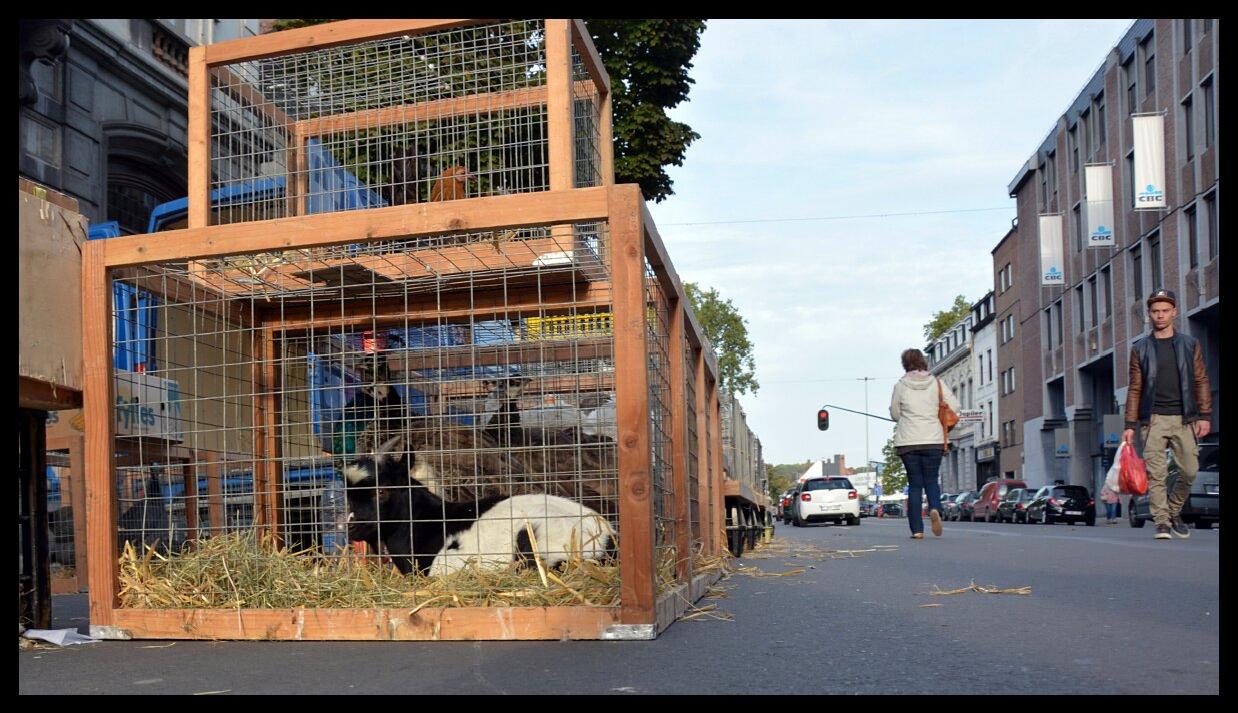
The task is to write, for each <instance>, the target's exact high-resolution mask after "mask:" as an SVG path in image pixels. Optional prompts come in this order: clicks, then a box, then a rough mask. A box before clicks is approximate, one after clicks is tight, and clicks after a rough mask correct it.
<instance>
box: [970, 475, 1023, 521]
mask: <svg viewBox="0 0 1238 713" xmlns="http://www.w3.org/2000/svg"><path fill="white" fill-rule="evenodd" d="M1026 487H1027V483H1024V482H1023V481H1022V480H1009V479H1007V480H990V481H989V482H987V483H985V484H984V485H983V486H982V487H981V488H980V494H979V495H977V496H976V500H975V502H974V503H973V504H972V507H971V512H970V513H969V514H968V518H967V519H968V520H971V521H972V522H975V521H976V520H980V519H983V520H984V521H985V522H993V521H994V520H996V519H997V504H998V503H999V502H1001V499H1002V498H1003V497H1005V495H1006V493H1007V492H1009V491H1010V490H1011V489H1012V488H1026Z"/></svg>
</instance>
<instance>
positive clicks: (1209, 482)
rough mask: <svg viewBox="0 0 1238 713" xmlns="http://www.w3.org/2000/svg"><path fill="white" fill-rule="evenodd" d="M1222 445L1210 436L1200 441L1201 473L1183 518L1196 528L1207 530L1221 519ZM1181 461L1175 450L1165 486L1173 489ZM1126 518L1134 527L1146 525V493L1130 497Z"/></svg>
mask: <svg viewBox="0 0 1238 713" xmlns="http://www.w3.org/2000/svg"><path fill="white" fill-rule="evenodd" d="M1220 462H1221V444H1220V441H1219V440H1218V439H1217V438H1216V437H1214V436H1212V435H1209V436H1208V437H1206V438H1205V439H1204V440H1203V441H1202V442H1200V444H1199V472H1197V473H1196V474H1195V482H1194V483H1191V494H1190V496H1188V497H1187V499H1186V502H1185V503H1183V504H1182V514H1181V517H1182V521H1183V522H1185V523H1188V524H1194V525H1195V529H1197V530H1205V529H1210V528H1211V527H1212V523H1214V522H1216V523H1219V522H1220V521H1221V465H1220ZM1178 474H1179V470H1178V464H1177V463H1175V462H1174V460H1173V451H1170V456H1169V472H1168V477H1166V479H1165V487H1166V488H1169V489H1172V488H1173V487H1174V484H1175V483H1177V482H1178ZM1126 512H1127V519H1128V520H1129V521H1130V524H1131V527H1143V524H1144V523H1145V522H1148V521H1150V520H1151V519H1152V509H1151V507H1150V505H1149V503H1148V496H1147V495H1136V496H1135V497H1133V498H1131V502H1130V506H1129V507H1128V508H1127V511H1126Z"/></svg>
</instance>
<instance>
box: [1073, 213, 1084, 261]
mask: <svg viewBox="0 0 1238 713" xmlns="http://www.w3.org/2000/svg"><path fill="white" fill-rule="evenodd" d="M1082 205H1083V204H1082V203H1076V204H1075V208H1074V210H1073V211H1071V214H1070V226H1071V230H1072V231H1074V234H1075V252H1083V213H1082V211H1081V210H1080V208H1081V207H1082Z"/></svg>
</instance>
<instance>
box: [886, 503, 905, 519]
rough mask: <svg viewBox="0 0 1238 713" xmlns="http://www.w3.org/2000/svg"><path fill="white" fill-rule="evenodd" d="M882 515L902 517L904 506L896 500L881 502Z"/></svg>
mask: <svg viewBox="0 0 1238 713" xmlns="http://www.w3.org/2000/svg"><path fill="white" fill-rule="evenodd" d="M881 516H882V517H902V516H903V506H902V505H900V504H899V503H896V502H888V503H882V504H881Z"/></svg>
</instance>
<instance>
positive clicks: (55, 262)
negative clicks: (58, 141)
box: [17, 179, 87, 410]
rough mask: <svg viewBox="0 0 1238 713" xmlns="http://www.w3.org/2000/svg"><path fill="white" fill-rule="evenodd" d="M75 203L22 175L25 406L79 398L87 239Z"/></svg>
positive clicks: (20, 303) (65, 404) (66, 404)
mask: <svg viewBox="0 0 1238 713" xmlns="http://www.w3.org/2000/svg"><path fill="white" fill-rule="evenodd" d="M36 193H38V194H41V195H42V197H40V196H39V195H36ZM76 205H77V201H76V200H74V199H72V198H69V197H68V196H65V195H63V194H60V193H56V192H55V191H52V190H50V189H46V188H42V187H41V186H38V185H37V184H33V183H31V182H29V181H25V180H24V179H22V180H19V188H18V191H17V212H18V230H17V242H18V263H17V280H18V292H17V313H18V323H17V331H18V358H17V362H18V367H17V368H18V382H19V398H18V405H19V406H20V407H21V408H36V409H44V410H50V409H54V408H72V407H74V406H80V405H81V390H82V295H81V293H82V288H81V283H82V244H83V243H85V242H86V230H87V221H86V218H85V216H83V215H81V214H80V213H78V212H77V211H76ZM64 206H71V207H72V208H73V209H70V208H67V207H64Z"/></svg>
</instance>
